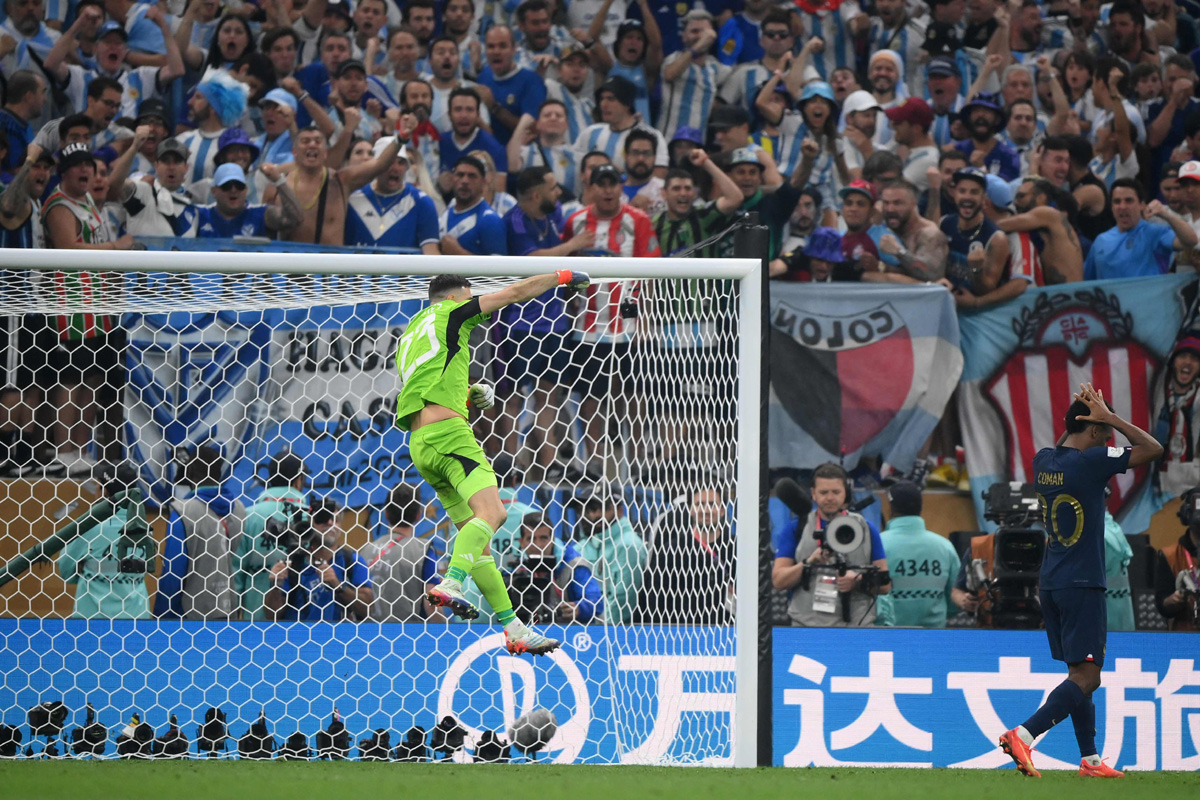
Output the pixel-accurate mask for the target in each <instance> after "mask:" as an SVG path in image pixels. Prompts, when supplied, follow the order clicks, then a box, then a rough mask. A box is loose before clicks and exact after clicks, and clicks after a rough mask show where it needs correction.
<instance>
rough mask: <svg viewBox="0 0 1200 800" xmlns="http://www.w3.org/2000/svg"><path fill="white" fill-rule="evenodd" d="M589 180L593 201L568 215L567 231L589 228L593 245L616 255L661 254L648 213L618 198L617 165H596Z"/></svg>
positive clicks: (572, 233)
mask: <svg viewBox="0 0 1200 800" xmlns="http://www.w3.org/2000/svg"><path fill="white" fill-rule="evenodd" d="M590 182H591V185H592V186H593V187H595V201H594V202H593V204H592V205H590V206H588V207H586V208H583V209H580V210H579V211H577V212H575V213H574V214H572V215H571V216H570V218H568V219H567V223H566V231H567V233H568V234H569V235H570V236H572V237H574V236H578V235H579V234H581V233H583V232H584V231H591V232H592V235H593V237H594V239H595V246H596V248H597V249H600V250H606V251H608V252H610V253H612V254H613V255H616V256H624V257H626V258H656V257H658V256H659V255H661V253H660V252H659V247H658V240H657V239H656V237H655V235H654V226H653V224H652V223H651V221H650V217H649V216H647V215H646V213H645V212H643V211H641V210H639V209H638V208H636V207H634V206H632V205H630V204H627V203H622V202H621V201H622V196H623V193H622V185H623V184H622V181H621V173H619V172H617V169H616V167H615V166H612V165H602V166H599V167H596V168H595V169H593V170H592V172H591V179H590ZM630 231H632V235H630V233H629V232H630ZM593 288H596V287H593ZM601 289H602V290H603V291H604V292H608V293H618V294H619V291H620V290H619V287H617V286H611V287H610V286H604V287H601ZM590 294H591V290H590V289H589V296H590ZM614 328H616V329H622V330H623V328H624V326H623V325H619V324H616V325H614Z"/></svg>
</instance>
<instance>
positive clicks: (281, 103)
mask: <svg viewBox="0 0 1200 800" xmlns="http://www.w3.org/2000/svg"><path fill="white" fill-rule="evenodd" d="M301 109H303V110H304V112H306V113H307V115H308V118H309V119H311V120H312V124H313V125H316V126H317V128H318V129H319V130H320V131H321V133H323V134H325V138H326V139H327V140H328V139H329V138H331V137H332V136H333V135H334V134H335V133H336V132H337V127H336V126H335V125H334V122H333V119H332V118H331V117H330V116H329V115H328V114H326V113H325V109H324V108H322V107H321V104H320V103H318V102H317V98H316V97H315V96H314V95H312V94H309V93H308V92H306V91H304V88H303V87H302V86H301V85H300V81H298V80H297V79H296V78H292V77H287V78H283V79H282V80H280V81H279V86H277V87H276V88H274V89H271V90H270V91H268V92H267V93H266V94H264V95H263V96H262V98H261V99H259V101H258V110H259V114H260V115H261V116H262V124H263V132H262V133H261V134H259V135H258V136H256V137H255V138H254V146H255V147H257V148H258V150H259V154H260V157H261V159H262V162H261V163H264V164H290V163H291V162H292V137H293V136H295V134H296V131H297V130H299V129H298V128H297V127H296V126H297V120H298V119H299V117H298V114H299V113H300V111H301ZM351 113H357V110H356V111H355V112H351ZM219 142H220V140H218V147H219Z"/></svg>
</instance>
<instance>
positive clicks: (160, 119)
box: [129, 99, 171, 175]
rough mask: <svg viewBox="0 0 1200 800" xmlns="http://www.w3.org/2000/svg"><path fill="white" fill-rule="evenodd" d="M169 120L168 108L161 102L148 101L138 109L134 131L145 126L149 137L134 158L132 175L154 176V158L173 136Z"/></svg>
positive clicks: (131, 167) (156, 100)
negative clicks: (160, 145)
mask: <svg viewBox="0 0 1200 800" xmlns="http://www.w3.org/2000/svg"><path fill="white" fill-rule="evenodd" d="M168 120H169V116H168V114H167V106H166V104H165V103H163V101H161V100H158V99H150V100H146V101H144V102H143V103H142V104H141V106H140V107H139V108H138V115H137V119H136V120H134V129H135V130H136V129H137V128H140V127H142V126H143V125H144V126H146V127H147V128H148V129H149V135H148V136H147V137H146V141H144V142H142V146H141V147H139V148H138V150H137V153H136V154H135V155H134V156H133V164H132V165H131V166H130V168H129V171H130V172H131V173H143V174H147V175H153V174H154V157H155V155H156V154H157V153H158V145H159V144H160V143H161V142H162V141H163V140H164V139H166V138H168V137H169V136H170V135H171V128H170V125H169V122H168Z"/></svg>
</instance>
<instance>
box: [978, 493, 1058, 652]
mask: <svg viewBox="0 0 1200 800" xmlns="http://www.w3.org/2000/svg"><path fill="white" fill-rule="evenodd" d="M982 496H983V501H984V513H983V517H984V519H986V520H988V521H989V522H994V523H996V524H997V525H998V526H999V527H998V528H997V530H996V532H995V534H993V537H994V538H993V541H992V559H991V567H990V570H989V567H988V563H987V560H986V559H983V558H973V559H972V560H971V565H970V568H969V569H968V570H967V590H968V591H970V592H975V593H978V592H979V591H980V590H982V591H983V592H984V595H985V598H986V600H985V602H983V603H981V604H980V606H979V608H978V609H977V610H976V612H975V613H976V616H977V618H978V619H979V621H980V622H981V623H984V624H986V625H988V626H989V627H993V628H1018V629H1030V628H1038V627H1040V626H1041V624H1042V606H1041V602H1040V601H1039V600H1038V577H1039V575H1040V573H1041V568H1042V556H1043V555H1044V554H1045V552H1046V533H1045V531H1044V530H1042V528H1041V527H1038V526H1040V525H1041V524H1042V504H1041V500H1040V499H1039V498H1038V495H1037V490H1036V488H1035V487H1034V486H1033V485H1032V484H1028V483H1021V482H1019V481H1012V482H1008V483H994V484H992V485H991V486H990V487H988V489H987V491H985V492H984V493H983V495H982Z"/></svg>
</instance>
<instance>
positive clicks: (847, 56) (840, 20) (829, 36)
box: [751, 0, 862, 102]
mask: <svg viewBox="0 0 1200 800" xmlns="http://www.w3.org/2000/svg"><path fill="white" fill-rule="evenodd" d="M799 13H800V16H801V18H802V19H803V20H804V27H805V29H806V30H807V31H808V33H809V36H810V37H811V36H819V37H820V38H821V41H823V42H824V43H825V50H824V52H821V53H815V54H813V56H812V59H811V61H809V63H810V64H811V65H812V67H813V68H814V69H816V71H817V74H819V75H820V76H821V80H823V81H828V80H829V76H830V75H832V74H833V71H834V70H835V69H838V68H840V67H849V68H850V69H854V66H855V57H856V56H855V52H854V37H852V36H851V35H850V27H849V23H850V20H852V19H854V18H855V17H857V16H858V15H859V14H861V13H862V8H861V7H860V6H859V4H858V0H846V2H844V3H842V4H841V5H840V6H838V9H837V11H818V12H817V13H815V14H813V13H805V12H803V11H801V12H799ZM751 102H753V101H751Z"/></svg>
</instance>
